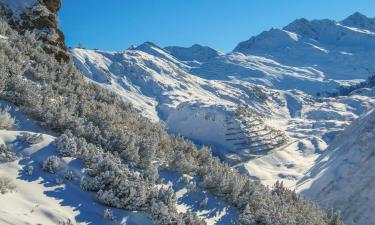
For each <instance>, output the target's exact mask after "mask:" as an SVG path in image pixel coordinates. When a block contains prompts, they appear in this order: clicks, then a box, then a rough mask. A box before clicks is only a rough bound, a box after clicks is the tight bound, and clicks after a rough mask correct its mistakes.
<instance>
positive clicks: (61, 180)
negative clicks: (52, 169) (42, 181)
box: [55, 177, 64, 185]
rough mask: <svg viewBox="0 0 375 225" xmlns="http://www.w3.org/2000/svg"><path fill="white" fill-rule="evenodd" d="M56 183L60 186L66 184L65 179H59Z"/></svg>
mask: <svg viewBox="0 0 375 225" xmlns="http://www.w3.org/2000/svg"><path fill="white" fill-rule="evenodd" d="M55 182H56V184H58V185H60V184H63V183H64V179H63V178H60V177H58V178H56V179H55Z"/></svg>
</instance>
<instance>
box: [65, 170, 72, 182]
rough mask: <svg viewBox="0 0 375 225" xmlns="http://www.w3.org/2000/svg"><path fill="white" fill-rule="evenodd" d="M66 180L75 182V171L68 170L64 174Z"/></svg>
mask: <svg viewBox="0 0 375 225" xmlns="http://www.w3.org/2000/svg"><path fill="white" fill-rule="evenodd" d="M64 178H65V179H66V180H73V179H74V174H73V171H71V170H67V171H65V173H64Z"/></svg>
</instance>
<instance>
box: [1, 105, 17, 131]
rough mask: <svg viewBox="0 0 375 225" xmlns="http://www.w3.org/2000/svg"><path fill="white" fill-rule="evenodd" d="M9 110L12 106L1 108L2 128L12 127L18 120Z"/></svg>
mask: <svg viewBox="0 0 375 225" xmlns="http://www.w3.org/2000/svg"><path fill="white" fill-rule="evenodd" d="M9 111H10V107H6V108H5V109H0V129H11V128H12V127H13V126H14V125H15V123H16V120H15V119H14V118H13V117H12V115H10V113H9Z"/></svg>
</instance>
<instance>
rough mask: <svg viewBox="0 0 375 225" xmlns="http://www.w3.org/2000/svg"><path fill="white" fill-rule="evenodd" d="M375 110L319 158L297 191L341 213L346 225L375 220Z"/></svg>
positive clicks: (356, 123) (353, 125)
mask: <svg viewBox="0 0 375 225" xmlns="http://www.w3.org/2000/svg"><path fill="white" fill-rule="evenodd" d="M374 146H375V111H374V110H372V111H370V112H368V113H366V114H365V115H363V116H362V117H360V118H359V119H358V120H356V121H355V122H353V124H351V125H350V127H349V128H348V129H347V130H346V131H345V132H344V133H343V134H342V135H340V136H339V137H338V138H337V139H336V140H335V141H334V142H333V143H332V144H331V145H330V146H329V148H328V149H327V150H326V153H325V154H323V155H322V156H320V157H319V159H318V160H317V163H316V165H314V167H313V168H312V169H311V170H310V171H309V173H308V175H307V176H306V177H305V178H304V179H303V180H301V181H300V182H299V184H298V189H299V190H300V191H302V193H303V194H304V195H306V196H308V197H309V198H311V199H314V200H316V201H317V202H318V203H319V205H321V206H323V207H324V208H329V207H335V208H338V209H340V210H341V212H342V216H343V218H344V219H345V222H346V223H347V224H351V223H352V222H354V223H355V224H360V225H361V224H372V223H373V222H374V221H375V215H374V213H373V210H374V208H375V204H374V196H375V189H374V188H373V187H374V183H375V177H374V175H373V170H374V166H375V159H374V151H375V149H374Z"/></svg>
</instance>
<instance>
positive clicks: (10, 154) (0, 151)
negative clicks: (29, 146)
mask: <svg viewBox="0 0 375 225" xmlns="http://www.w3.org/2000/svg"><path fill="white" fill-rule="evenodd" d="M16 159H17V155H16V153H15V152H14V151H13V149H12V147H11V146H10V145H7V144H6V145H3V144H2V145H0V162H11V161H14V160H16Z"/></svg>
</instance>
